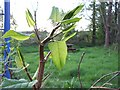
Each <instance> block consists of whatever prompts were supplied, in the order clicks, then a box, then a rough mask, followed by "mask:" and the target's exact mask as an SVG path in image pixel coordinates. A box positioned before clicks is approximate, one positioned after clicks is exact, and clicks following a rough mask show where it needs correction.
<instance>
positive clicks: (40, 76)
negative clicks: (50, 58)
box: [37, 45, 45, 89]
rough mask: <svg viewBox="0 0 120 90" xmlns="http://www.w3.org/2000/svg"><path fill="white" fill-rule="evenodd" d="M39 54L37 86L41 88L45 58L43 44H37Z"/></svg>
mask: <svg viewBox="0 0 120 90" xmlns="http://www.w3.org/2000/svg"><path fill="white" fill-rule="evenodd" d="M39 50H40V51H39V54H40V62H39V69H38V77H37V78H38V83H37V88H38V89H39V88H41V85H42V79H43V75H44V66H45V60H44V46H43V45H40V46H39Z"/></svg>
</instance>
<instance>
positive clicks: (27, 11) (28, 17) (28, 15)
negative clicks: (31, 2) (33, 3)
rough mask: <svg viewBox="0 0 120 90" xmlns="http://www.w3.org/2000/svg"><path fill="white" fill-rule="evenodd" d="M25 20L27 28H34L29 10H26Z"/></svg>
mask: <svg viewBox="0 0 120 90" xmlns="http://www.w3.org/2000/svg"><path fill="white" fill-rule="evenodd" d="M26 20H27V23H28V26H29V27H31V26H32V27H34V26H35V21H34V19H33V16H32V14H31V12H30V11H29V9H27V10H26Z"/></svg>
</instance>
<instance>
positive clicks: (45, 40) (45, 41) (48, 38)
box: [41, 24, 61, 45]
mask: <svg viewBox="0 0 120 90" xmlns="http://www.w3.org/2000/svg"><path fill="white" fill-rule="evenodd" d="M60 26H61V24H58V25H57V26H56V27H55V28H54V29H53V30H52V32H51V33H50V34H49V36H48V37H46V38H45V39H44V40H43V41H41V44H43V45H44V44H46V43H47V42H48V41H50V40H51V37H52V36H53V34H54V33H55V31H56V30H57V29H58V28H59V27H60Z"/></svg>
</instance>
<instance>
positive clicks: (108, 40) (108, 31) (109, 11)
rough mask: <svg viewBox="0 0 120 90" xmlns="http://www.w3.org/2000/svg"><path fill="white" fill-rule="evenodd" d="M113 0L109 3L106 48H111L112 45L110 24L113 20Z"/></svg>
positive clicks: (106, 23)
mask: <svg viewBox="0 0 120 90" xmlns="http://www.w3.org/2000/svg"><path fill="white" fill-rule="evenodd" d="M111 16H112V0H111V1H109V5H108V11H107V17H106V19H107V20H106V22H105V24H104V25H105V47H109V45H110V24H111V20H112V17H111Z"/></svg>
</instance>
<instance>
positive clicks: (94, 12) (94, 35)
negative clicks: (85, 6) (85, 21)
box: [92, 0, 96, 45]
mask: <svg viewBox="0 0 120 90" xmlns="http://www.w3.org/2000/svg"><path fill="white" fill-rule="evenodd" d="M95 7H96V2H95V0H94V1H93V18H92V23H93V31H92V44H93V45H94V44H95V43H96V19H95V16H96V9H95Z"/></svg>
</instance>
